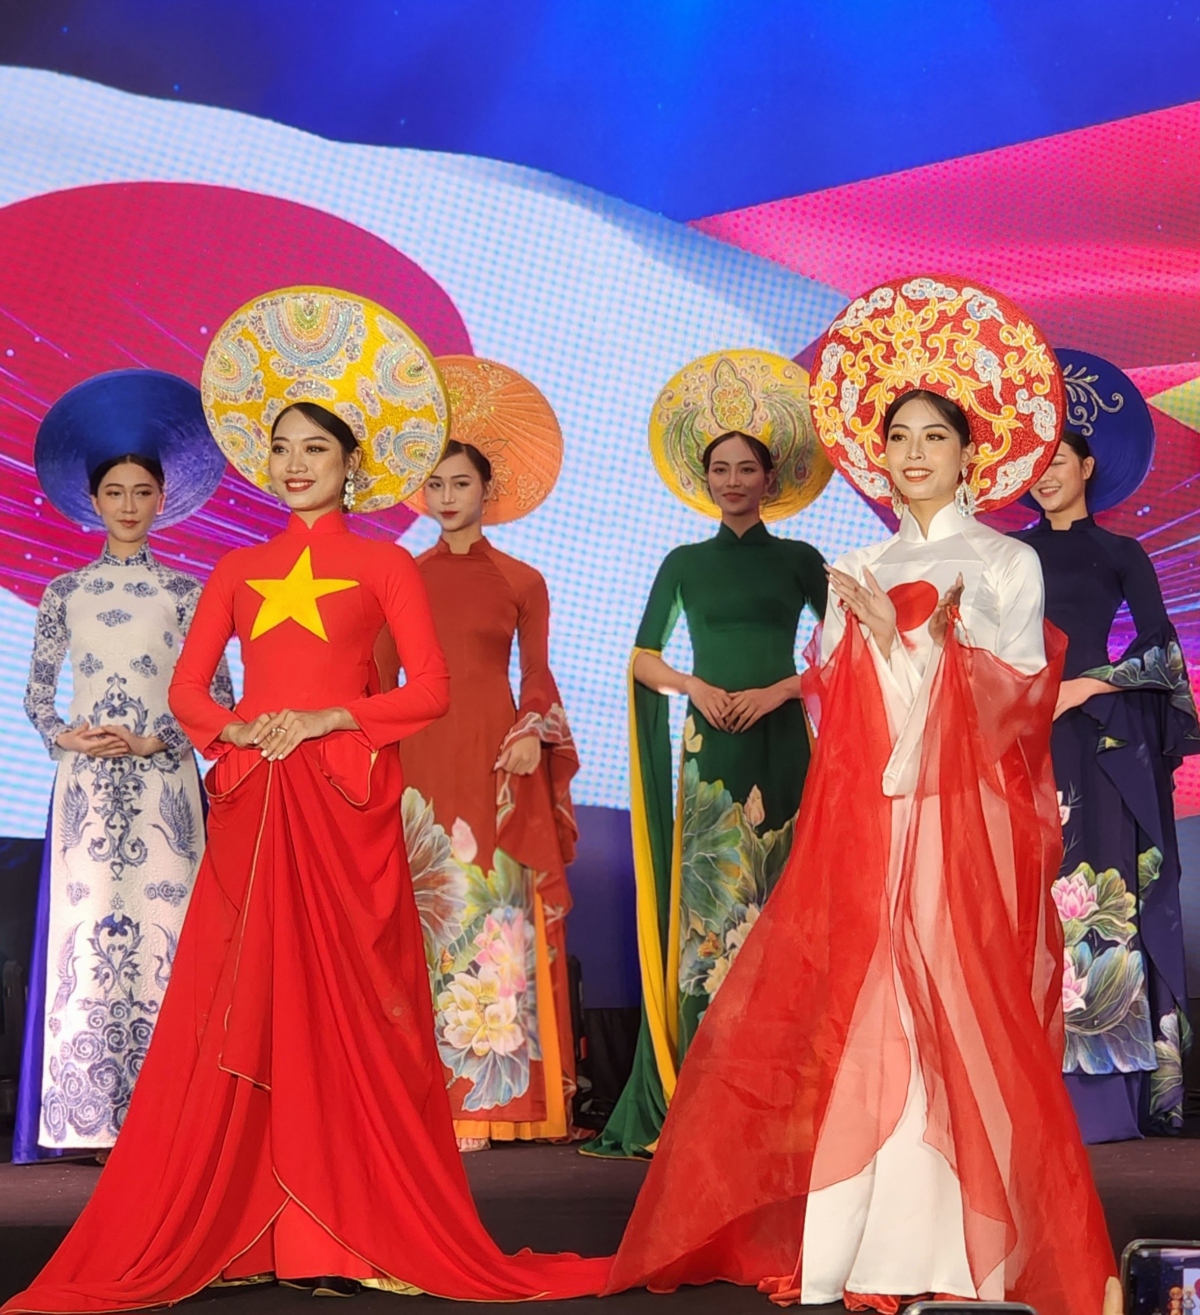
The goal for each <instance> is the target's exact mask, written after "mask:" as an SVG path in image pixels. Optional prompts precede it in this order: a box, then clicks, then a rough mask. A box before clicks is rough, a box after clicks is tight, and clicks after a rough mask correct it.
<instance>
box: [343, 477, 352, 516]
mask: <svg viewBox="0 0 1200 1315" xmlns="http://www.w3.org/2000/svg"><path fill="white" fill-rule="evenodd" d="M342 506H343V507H345V509H346V510H347V511H353V510H354V472H353V471H351V473H350V474H349V475H347V476H346V487H345V488H344V489H342Z"/></svg>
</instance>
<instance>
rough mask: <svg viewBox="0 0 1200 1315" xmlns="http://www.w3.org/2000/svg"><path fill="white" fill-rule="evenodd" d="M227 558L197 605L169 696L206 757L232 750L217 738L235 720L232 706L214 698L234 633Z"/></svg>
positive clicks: (183, 726) (214, 572) (181, 724)
mask: <svg viewBox="0 0 1200 1315" xmlns="http://www.w3.org/2000/svg"><path fill="white" fill-rule="evenodd" d="M227 561H228V558H227V557H226V558H222V559H221V561H219V562H218V563H217V565H216V569H215V570H214V571H213V573H212V576H211V577H210V578H209V581H208V583H207V584H206V585H205V586H204V589H203V590H202V592H201V594H200V598H199V601H198V602H197V603H196V605H195V609H194V613H193V615H192V618H191V624H190V625H189V627H188V632H187V638H186V640H185V641H184V645H183V652H182V653H181V654H180V657H179V661H178V662H177V663H176V664H175V674H174V676H172V678H171V688H170V691H169V693H168V696H167V697H168V701H169V703H170V705H171V711H172V712H173V713H174V714H175V716H176V717H177V718H178V720H179V724H180V726H181V727H182V728H183V730H184V732H185V733H186V734H187V737H188V739H190V740H191V742H192V743H193V744H194V745H195V746H196V748H197V749H198V750H199V751H200V752H201V753H202V754H203V755H204V757H206V758H217V757H220V755H221V754H222V753H224V752H225V751H226V750H227V749H228V747H229V746H228V745H225V744H222V743H221V742H220V740H219V738H218V737H219V736H220V734H221V732H222V731H223V730H224V729H225V727H226V726H228V725H229V723H230V722H231V721H234V720H236V717H235V716H234V714H233V713H231V711H230V709H229V707H227V706H224V705H222V704H221V703H220V702H218V701H217V699H215V698H214V697H213V685H214V678H215V677H216V674H217V672H218V670H219V669H220V668H221V666H222V664H223V663H224V661H225V646H226V644H228V642H229V637H230V636H231V635H232V634H233V591H234V585H235V579H234V576H233V572H232V571H230V569H229V568H228V567H227V566H226V562H227ZM226 677H227V678H228V670H226Z"/></svg>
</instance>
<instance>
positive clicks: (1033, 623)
mask: <svg viewBox="0 0 1200 1315" xmlns="http://www.w3.org/2000/svg"><path fill="white" fill-rule="evenodd" d="M999 591H1000V630H999V635H998V638H997V641H996V656H997V657H998V658H999V659H1000V660H1001V662H1007V663H1008V665H1009V666H1010V667H1013V668H1015V669H1016V670H1017V671H1020V672H1023V673H1024V674H1025V675H1027V676H1033V675H1036V674H1037V673H1038V672H1039V671H1041V669H1042V668H1043V667H1044V666H1045V665H1046V631H1045V619H1046V585H1045V581H1044V580H1043V579H1042V564H1041V562H1040V561H1039V560H1038V555H1037V553H1035V552H1034V551H1033V549H1032V548H1029V547H1028V546H1025V550H1024V551H1023V552H1019V553H1014V554H1013V555H1012V557H1011V558H1010V560H1009V561H1008V563H1007V564H1006V567H1005V570H1004V572H1003V574H1002V575H1001V577H1000V581H999Z"/></svg>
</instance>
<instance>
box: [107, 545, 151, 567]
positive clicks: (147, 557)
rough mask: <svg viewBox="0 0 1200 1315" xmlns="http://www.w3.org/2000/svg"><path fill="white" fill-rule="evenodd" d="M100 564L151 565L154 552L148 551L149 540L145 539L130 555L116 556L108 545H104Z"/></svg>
mask: <svg viewBox="0 0 1200 1315" xmlns="http://www.w3.org/2000/svg"><path fill="white" fill-rule="evenodd" d="M100 565H101V566H153V565H154V554H153V553H151V551H150V541H149V540H147V541H146V542H145V543H143V544H142V546H141V547H140V548H139V549H138V550H137V552H135V553H134V554H133V555H132V556H131V557H118V556H117V554H116V553H115V552H113V551H112V549H111V548H110V547H109V546H108V544H107V542H106V543H105V545H104V551H103V552H102V553H101V554H100Z"/></svg>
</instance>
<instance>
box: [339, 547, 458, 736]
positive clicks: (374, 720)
mask: <svg viewBox="0 0 1200 1315" xmlns="http://www.w3.org/2000/svg"><path fill="white" fill-rule="evenodd" d="M388 560H389V564H388V569H387V571H386V573H385V575H384V578H383V579H382V580H381V581H380V582H379V584H378V589H377V592H378V597H379V602H380V605H381V606H382V607H383V611H384V618H385V620H386V622H387V627H388V629H389V630H390V631H391V633H392V637H393V639H394V640H395V643H396V651H397V653H398V655H399V658H400V665H401V667H402V668H403V670H404V684H403V685H400V686H398V687H397V688H396V689H393V690H388V691H387V692H386V693H383V694H372V695H368V696H366V697H364V698H361V699H354V700H353V701H352V702H351V703H349V704H348V705H347V708H346V710H347V711H348V712H349V713H350V715H351V716H352V717H353V718H354V720H355V721H356V722H357V723H358V725H359V727H360V728H361V730H362V732H363V734H364V735H365V736H366V738H367V740H368V742H369V743H370V745H371V748H372V749H376V750H378V749H382V748H384V747H385V746H387V745H389V744H395V743H396V742H397V741H399V740H402V739H403V738H404V737H405V736H406V735H415V734H416V732H417V731H419V730H423V729H424V728H425V727H426V726H428V725H429V724H430V722H433V721H436V720H437V719H438V718H439V717H441V716H443V715H444V714H445V712H446V709H447V708H448V707H449V706H450V673H449V671H448V670H447V668H446V659H445V656H444V655H443V653H442V647H441V644H439V643H438V637H437V632H436V631H435V629H434V626H433V615H432V613H431V612H430V609H429V597H428V595H427V594H426V592H425V583H424V581H423V580H422V579H421V574H420V572H419V571H418V569H417V564H416V562H414V561H413V559H412V558H411V557H410V556H409V555H408V553H406V552H405V551H404V550H403V549H400V548H398V549H396V551H395V554H394V556H393V555H390V554H389V559H388Z"/></svg>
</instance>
